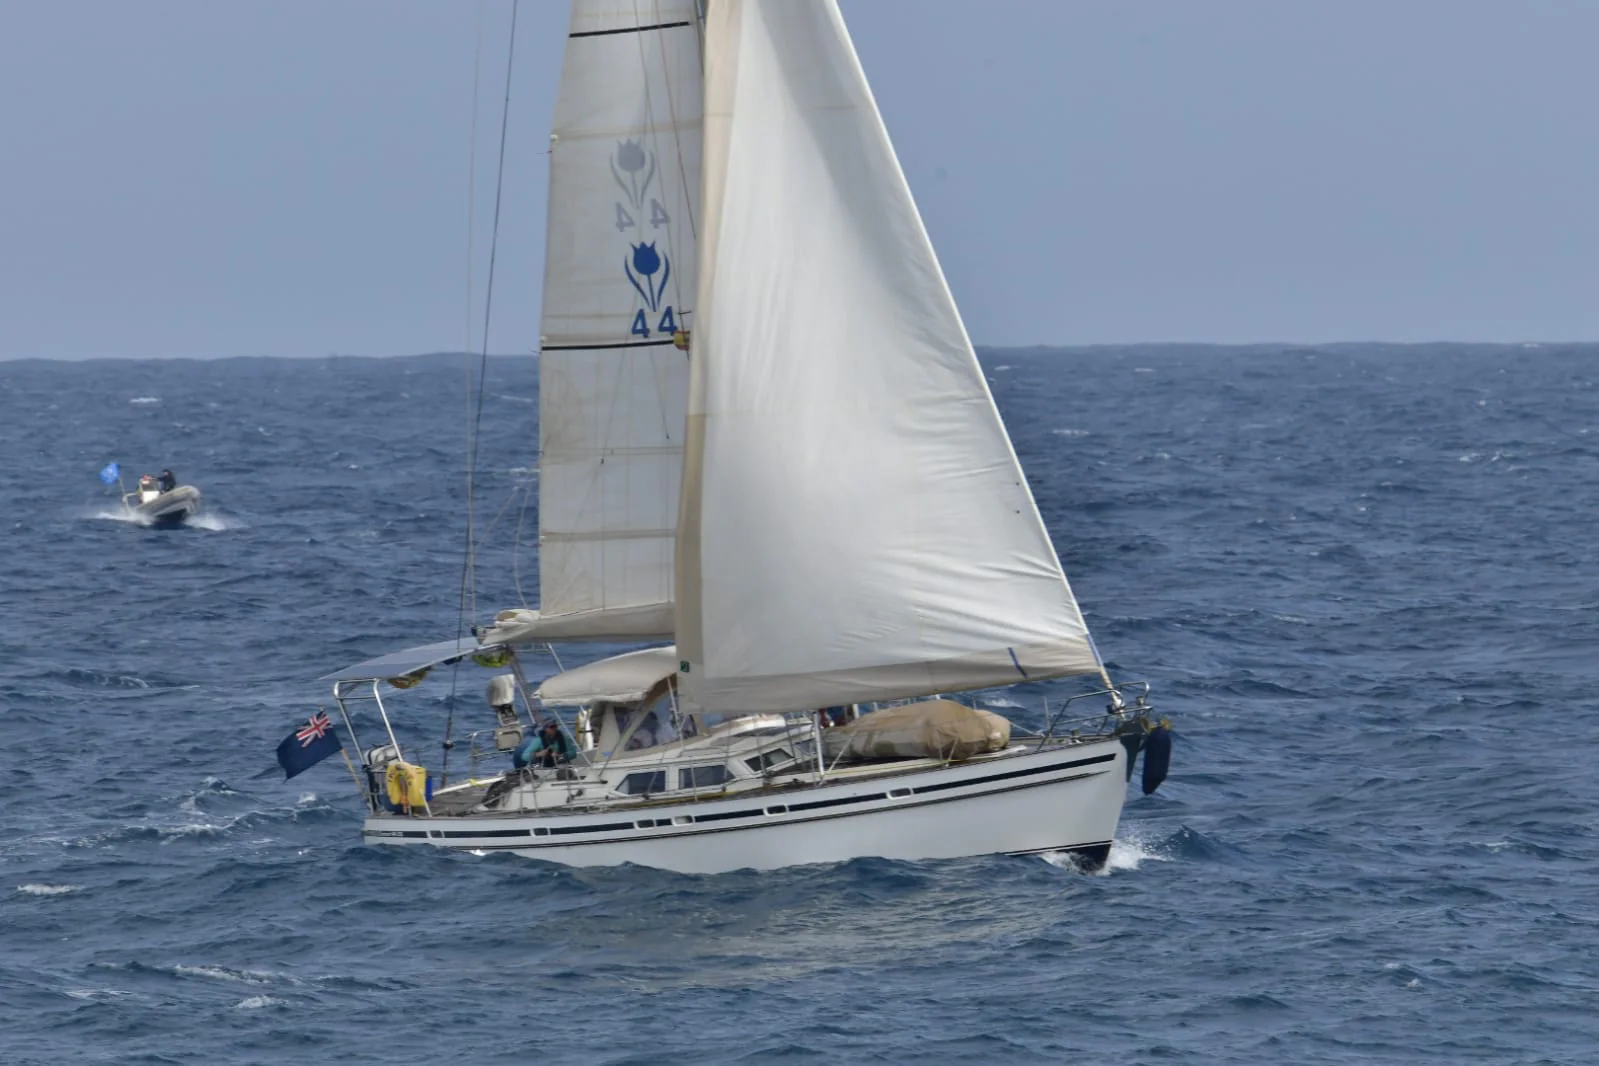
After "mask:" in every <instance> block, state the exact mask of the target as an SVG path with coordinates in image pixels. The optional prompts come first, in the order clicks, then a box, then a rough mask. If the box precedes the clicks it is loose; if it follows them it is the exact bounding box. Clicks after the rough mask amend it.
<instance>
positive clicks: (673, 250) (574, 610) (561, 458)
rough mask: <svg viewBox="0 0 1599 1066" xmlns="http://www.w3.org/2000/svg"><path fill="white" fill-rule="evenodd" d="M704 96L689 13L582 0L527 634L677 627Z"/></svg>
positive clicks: (562, 96) (559, 155) (663, 2)
mask: <svg viewBox="0 0 1599 1066" xmlns="http://www.w3.org/2000/svg"><path fill="white" fill-rule="evenodd" d="M702 98H703V94H702V75H701V59H700V37H699V33H698V29H697V13H696V10H695V4H694V2H693V0H652V2H650V3H647V4H639V3H634V2H632V0H577V2H576V3H574V4H573V7H572V17H571V22H570V27H569V36H568V41H567V46H566V56H565V60H564V62H563V65H562V71H561V82H560V89H559V93H558V98H557V103H556V111H555V118H554V122H553V124H552V132H551V138H550V199H549V209H548V228H547V243H546V250H545V273H544V306H543V316H542V320H541V322H540V357H539V396H540V399H539V437H540V439H539V564H540V565H539V608H538V611H537V612H522V613H521V614H520V615H519V617H520V619H521V621H519V622H517V623H516V626H517V629H516V630H515V631H516V632H518V633H520V634H522V635H523V636H524V637H527V638H528V639H533V638H534V637H537V638H538V639H546V638H547V637H548V636H549V635H551V634H559V635H568V634H577V635H578V636H581V637H583V638H586V639H593V638H600V637H611V638H617V639H625V638H629V637H657V636H661V635H669V634H670V632H671V622H670V616H671V612H672V604H673V587H674V579H673V545H674V541H675V529H676V524H677V506H678V496H679V484H680V479H681V473H682V451H683V436H684V417H685V415H684V410H685V405H686V395H687V383H688V356H687V354H686V352H684V351H683V350H681V349H680V347H679V346H678V344H677V343H676V339H677V337H678V335H679V333H680V332H681V331H682V330H684V329H687V328H688V326H689V323H690V321H691V319H692V316H693V296H694V288H695V278H696V276H697V273H698V270H697V264H696V248H695V245H696V234H695V225H694V221H693V220H694V218H695V215H696V213H697V211H696V209H697V200H698V196H699V184H700V143H701V136H702V134H701V124H702V118H701V116H702ZM663 619H665V621H663ZM497 630H498V631H501V632H505V631H509V629H508V626H506V625H501V626H498V627H497Z"/></svg>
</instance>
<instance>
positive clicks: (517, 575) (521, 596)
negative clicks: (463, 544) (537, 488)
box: [511, 478, 533, 608]
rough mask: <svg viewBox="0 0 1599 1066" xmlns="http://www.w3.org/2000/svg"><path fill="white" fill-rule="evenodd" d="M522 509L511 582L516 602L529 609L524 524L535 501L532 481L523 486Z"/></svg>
mask: <svg viewBox="0 0 1599 1066" xmlns="http://www.w3.org/2000/svg"><path fill="white" fill-rule="evenodd" d="M521 489H522V509H521V511H519V512H518V513H517V516H516V535H515V536H513V537H512V538H511V582H512V584H513V585H514V586H515V587H516V602H517V603H519V604H521V605H522V607H523V608H526V607H527V594H526V593H525V592H523V591H522V523H524V522H525V521H527V507H528V504H529V503H530V502H532V499H533V489H532V479H531V478H530V479H528V481H527V482H526V483H525V484H524V485H522V486H521Z"/></svg>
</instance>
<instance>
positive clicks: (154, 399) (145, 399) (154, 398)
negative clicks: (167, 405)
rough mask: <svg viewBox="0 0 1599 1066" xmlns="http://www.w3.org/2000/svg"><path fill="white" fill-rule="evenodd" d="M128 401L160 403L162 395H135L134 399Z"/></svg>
mask: <svg viewBox="0 0 1599 1066" xmlns="http://www.w3.org/2000/svg"><path fill="white" fill-rule="evenodd" d="M128 402H129V403H139V404H145V403H160V402H161V397H159V396H135V397H134V398H133V399H131V400H129V401H128Z"/></svg>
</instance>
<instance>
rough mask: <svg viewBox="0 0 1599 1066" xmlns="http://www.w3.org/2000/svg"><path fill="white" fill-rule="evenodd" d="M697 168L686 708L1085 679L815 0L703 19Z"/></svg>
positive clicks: (684, 600) (901, 206) (975, 378)
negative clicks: (700, 174) (701, 159)
mask: <svg viewBox="0 0 1599 1066" xmlns="http://www.w3.org/2000/svg"><path fill="white" fill-rule="evenodd" d="M705 168H706V183H705V193H704V209H705V210H704V224H703V226H702V231H701V245H700V254H701V276H700V287H699V305H698V311H699V318H698V321H697V324H696V326H697V328H696V331H695V336H694V362H693V366H692V369H691V375H692V379H691V391H690V399H689V435H688V441H689V444H688V450H687V456H686V461H685V473H684V477H685V491H684V511H683V515H682V521H681V525H680V528H679V543H678V612H677V615H678V618H677V626H678V628H677V640H678V647H679V649H680V650H679V654H680V655H681V657H682V660H683V662H682V665H681V667H680V669H681V671H682V674H681V676H680V677H679V687H680V692H681V693H682V695H683V698H684V701H685V703H687V704H689V705H692V706H695V707H697V708H699V709H704V710H711V711H733V710H791V709H796V708H802V707H815V706H823V705H830V704H835V703H845V702H853V701H859V700H867V699H882V698H891V697H900V696H911V695H920V694H926V693H932V692H940V691H954V690H961V689H971V688H978V687H984V686H988V685H995V684H1003V683H1010V682H1016V681H1022V680H1025V679H1028V678H1035V679H1036V678H1041V677H1054V676H1061V675H1066V674H1075V673H1091V672H1095V671H1097V670H1098V669H1099V665H1098V663H1097V661H1096V656H1095V654H1094V651H1093V649H1092V646H1091V644H1090V642H1089V640H1088V634H1087V630H1086V627H1085V626H1084V623H1083V620H1082V616H1081V614H1080V612H1079V610H1078V608H1077V603H1076V601H1075V600H1074V599H1073V597H1072V594H1071V590H1070V589H1069V588H1068V586H1067V583H1066V578H1065V575H1064V574H1063V573H1062V571H1061V568H1060V563H1059V561H1058V560H1057V559H1056V557H1055V551H1054V548H1053V547H1052V545H1051V544H1050V541H1049V538H1048V535H1047V534H1046V532H1045V530H1044V526H1043V522H1042V520H1041V519H1040V517H1039V514H1038V509H1037V507H1036V506H1035V505H1034V503H1033V499H1032V495H1031V493H1030V492H1029V490H1028V488H1027V484H1026V481H1025V480H1024V478H1023V476H1022V472H1021V468H1020V466H1019V465H1018V463H1017V460H1016V456H1015V454H1014V452H1013V451H1012V450H1011V446H1010V440H1009V438H1008V437H1007V436H1006V434H1005V430H1004V427H1003V425H1002V424H1001V422H1000V418H999V413H998V411H997V410H996V409H995V407H994V403H993V400H992V398H991V396H990V395H989V392H988V387H987V383H986V381H985V379H984V377H983V373H982V370H981V369H980V367H979V366H978V363H977V359H976V355H975V353H974V352H973V350H972V346H971V343H970V341H969V340H968V339H967V337H966V332H965V328H964V327H963V326H962V324H961V320H960V316H959V314H958V312H957V311H956V309H955V304H954V300H953V298H952V297H951V295H950V292H949V288H948V286H947V285H946V284H945V281H944V277H943V274H942V272H941V271H940V269H939V266H938V262H937V260H936V258H935V257H934V254H933V249H932V246H931V244H930V243H929V241H928V238H927V234H926V232H925V230H924V229H923V227H922V222H921V218H920V216H919V215H918V214H917V211H916V207H915V204H914V203H913V202H912V199H911V195H910V190H909V188H908V187H907V186H906V183H905V179H904V176H903V175H902V174H901V172H900V169H899V163H898V160H897V159H896V158H895V155H894V151H893V148H892V146H891V145H890V143H889V140H888V135H887V132H886V131H885V130H884V128H883V124H882V120H881V118H880V117H879V115H878V113H877V108H876V105H875V103H874V102H873V100H872V96H871V91H870V89H869V88H868V87H867V84H866V79H865V76H864V74H863V73H862V71H861V67H860V64H859V61H858V60H857V58H856V56H855V51H854V48H853V46H852V45H851V43H850V40H849V35H848V33H847V31H846V30H845V28H844V24H843V21H842V18H841V17H840V15H839V12H838V9H837V6H836V5H835V4H834V3H832V2H831V0H827V2H818V3H792V2H788V0H768V2H759V0H717V2H715V3H712V4H711V5H710V6H709V11H708V15H707V25H706V126H705Z"/></svg>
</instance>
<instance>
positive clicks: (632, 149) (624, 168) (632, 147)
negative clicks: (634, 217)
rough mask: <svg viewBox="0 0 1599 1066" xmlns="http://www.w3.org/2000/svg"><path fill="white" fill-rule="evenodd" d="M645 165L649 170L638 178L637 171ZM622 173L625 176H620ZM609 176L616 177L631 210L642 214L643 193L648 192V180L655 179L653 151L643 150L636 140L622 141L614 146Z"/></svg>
mask: <svg viewBox="0 0 1599 1066" xmlns="http://www.w3.org/2000/svg"><path fill="white" fill-rule="evenodd" d="M646 166H647V167H649V171H648V172H647V173H645V175H644V178H643V180H640V179H639V171H641V170H643V169H644V168H645V167H646ZM623 174H626V175H627V177H626V178H624V177H622V175H623ZM611 177H613V178H615V179H616V184H617V185H618V186H619V187H620V188H621V190H622V193H623V195H625V196H626V197H627V201H628V203H630V204H632V205H633V210H634V211H637V212H639V213H641V214H642V213H643V211H644V195H645V194H646V193H647V192H649V188H650V182H652V181H654V180H655V153H653V152H646V151H644V149H643V148H642V147H640V145H639V143H638V142H637V141H622V142H621V143H619V144H618V145H617V146H616V155H615V156H614V157H612V159H611ZM629 221H631V219H630V220H629Z"/></svg>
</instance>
